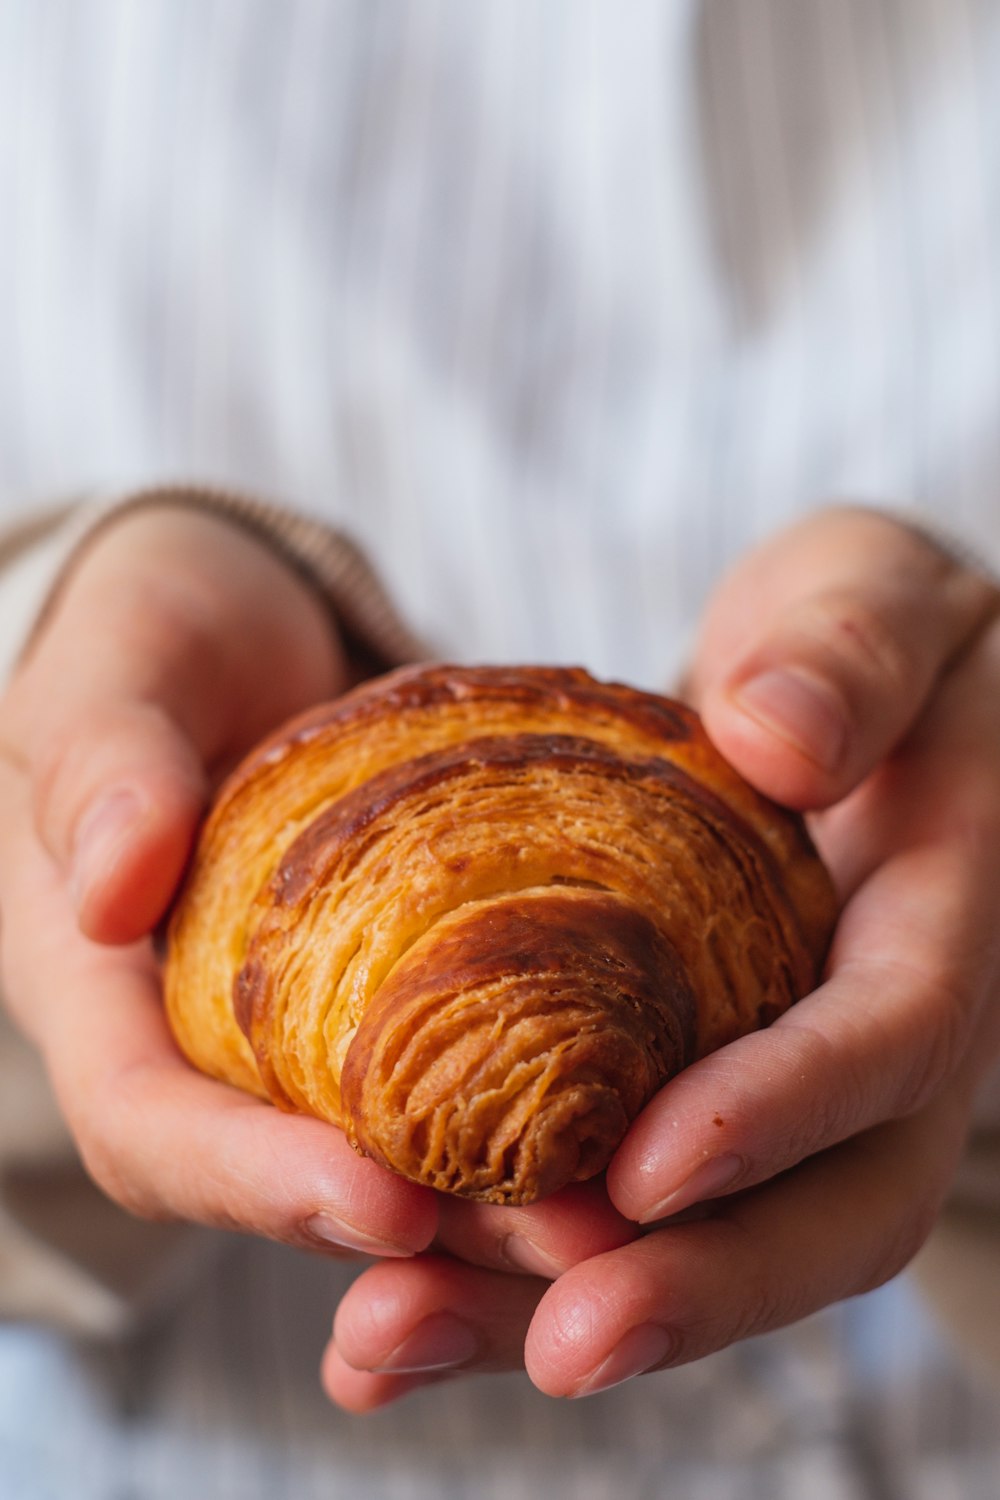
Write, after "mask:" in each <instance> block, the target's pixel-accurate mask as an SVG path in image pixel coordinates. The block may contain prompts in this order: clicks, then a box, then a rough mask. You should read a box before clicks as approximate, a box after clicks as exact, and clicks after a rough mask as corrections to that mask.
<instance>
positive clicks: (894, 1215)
mask: <svg viewBox="0 0 1000 1500" xmlns="http://www.w3.org/2000/svg"><path fill="white" fill-rule="evenodd" d="M964 1118H965V1112H964V1109H963V1108H962V1107H956V1103H955V1101H936V1103H935V1107H934V1108H933V1109H931V1110H928V1111H927V1112H926V1114H925V1115H924V1116H921V1117H917V1118H914V1119H911V1120H908V1121H894V1122H892V1123H890V1124H889V1125H885V1126H882V1127H880V1128H879V1129H878V1130H877V1131H874V1132H872V1133H871V1134H870V1135H868V1136H861V1137H857V1138H855V1139H854V1140H852V1141H849V1142H847V1143H845V1144H844V1145H842V1146H839V1147H837V1148H836V1149H835V1150H833V1151H830V1152H828V1153H826V1154H825V1155H823V1156H819V1157H814V1158H813V1159H812V1160H810V1161H809V1162H807V1163H804V1164H803V1165H802V1166H801V1167H798V1168H796V1169H795V1170H794V1171H793V1172H790V1173H788V1174H787V1175H786V1176H784V1177H781V1178H778V1179H776V1180H775V1181H774V1182H772V1183H769V1184H768V1185H767V1186H766V1187H762V1188H758V1189H756V1190H755V1191H754V1192H752V1193H747V1194H745V1195H741V1196H740V1197H738V1198H735V1199H729V1200H726V1202H725V1203H724V1204H719V1205H717V1206H716V1212H715V1214H714V1215H713V1216H712V1217H709V1218H705V1219H701V1220H699V1221H697V1222H689V1223H685V1224H679V1225H677V1226H673V1227H667V1228H663V1229H660V1230H657V1231H655V1232H653V1233H651V1234H649V1235H648V1236H646V1237H645V1238H644V1239H641V1240H638V1241H636V1242H635V1243H634V1244H631V1245H627V1246H625V1247H624V1248H623V1249H621V1250H616V1251H612V1252H611V1253H610V1254H608V1255H604V1256H599V1257H598V1258H597V1259H595V1260H591V1261H587V1262H584V1263H583V1264H581V1265H579V1266H577V1267H575V1268H574V1269H573V1270H571V1271H568V1272H567V1273H566V1275H565V1276H563V1277H561V1278H560V1280H559V1281H557V1282H555V1283H554V1284H553V1285H552V1286H551V1287H550V1288H549V1290H548V1291H547V1292H546V1294H545V1296H544V1297H543V1299H542V1301H541V1303H540V1304H539V1307H538V1311H537V1312H536V1314H535V1317H534V1319H533V1320H532V1323H531V1327H530V1328H529V1330H528V1334H527V1338H526V1344H525V1362H526V1366H527V1370H528V1373H529V1375H530V1376H531V1378H532V1380H533V1381H534V1382H535V1384H536V1385H537V1386H539V1388H540V1389H541V1390H543V1391H545V1392H546V1393H547V1394H548V1395H551V1396H581V1395H590V1394H593V1393H594V1392H596V1391H600V1390H606V1389H607V1388H608V1387H609V1386H612V1385H616V1384H619V1383H620V1382H622V1381H623V1380H627V1379H630V1378H631V1377H633V1376H635V1375H638V1374H642V1373H644V1372H646V1371H648V1370H651V1369H662V1368H666V1367H668V1366H673V1365H678V1364H683V1363H686V1362H688V1361H690V1360H694V1359H700V1358H702V1357H703V1356H704V1355H706V1354H710V1353H712V1352H714V1351H715V1350H717V1349H722V1348H725V1347H726V1346H727V1345H729V1344H731V1343H734V1342H736V1341H737V1340H739V1339H743V1338H747V1337H749V1336H751V1335H753V1334H759V1333H765V1332H768V1331H770V1330H772V1329H775V1328H779V1327H783V1326H784V1325H786V1324H788V1323H791V1322H794V1321H795V1320H797V1319H799V1318H801V1317H804V1316H806V1315H807V1314H808V1313H811V1312H814V1311H816V1310H817V1309H819V1308H820V1307H824V1306H826V1305H828V1304H829V1303H831V1302H834V1301H837V1300H839V1299H842V1298H844V1297H849V1296H854V1295H856V1294H858V1293H861V1292H865V1291H868V1290H871V1289H872V1288H873V1287H875V1286H878V1285H880V1284H881V1283H882V1282H884V1281H886V1280H888V1279H889V1278H890V1277H891V1276H893V1275H895V1274H896V1273H897V1272H898V1271H899V1270H901V1269H902V1267H903V1266H904V1265H905V1264H906V1263H907V1262H908V1260H909V1259H910V1258H911V1256H912V1255H913V1254H915V1252H916V1250H917V1249H918V1248H919V1246H920V1245H921V1244H922V1242H923V1240H924V1238H925V1236H926V1234H927V1232H928V1230H929V1228H930V1225H931V1223H932V1222H933V1218H934V1216H935V1214H936V1212H937V1210H938V1207H939V1204H940V1201H941V1198H942V1197H943V1195H944V1193H945V1191H946V1186H947V1182H948V1180H949V1179H950V1176H951V1173H952V1171H953V1170H954V1164H955V1161H956V1160H957V1157H958V1155H959V1153H960V1150H961V1143H962V1137H963V1123H964Z"/></svg>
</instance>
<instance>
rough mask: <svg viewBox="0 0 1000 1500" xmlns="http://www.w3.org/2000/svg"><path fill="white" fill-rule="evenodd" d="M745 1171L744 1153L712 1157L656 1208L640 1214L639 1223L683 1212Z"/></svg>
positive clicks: (717, 1191) (710, 1196)
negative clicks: (741, 1154) (742, 1154)
mask: <svg viewBox="0 0 1000 1500" xmlns="http://www.w3.org/2000/svg"><path fill="white" fill-rule="evenodd" d="M745 1171H746V1163H745V1162H744V1160H743V1158H742V1157H741V1156H713V1157H712V1159H711V1161H706V1162H702V1164H701V1166H700V1167H696V1168H695V1170H694V1171H693V1172H692V1173H691V1175H690V1177H686V1178H685V1179H684V1181H683V1182H682V1183H681V1185H680V1187H676V1188H674V1190H673V1192H671V1193H668V1194H667V1196H666V1197H665V1198H661V1199H660V1201H659V1203H657V1204H655V1205H654V1207H653V1208H649V1209H647V1210H646V1212H645V1213H643V1214H640V1215H639V1223H640V1224H652V1223H654V1222H655V1221H656V1220H657V1219H665V1218H667V1217H668V1215H670V1214H676V1213H680V1211H681V1209H683V1208H690V1206H691V1204H692V1203H701V1202H703V1200H704V1199H705V1198H714V1197H715V1196H716V1194H717V1193H722V1192H724V1191H725V1189H726V1188H728V1187H731V1186H732V1184H733V1183H734V1182H736V1181H737V1179H738V1178H739V1177H740V1176H741V1174H742V1173H743V1172H745Z"/></svg>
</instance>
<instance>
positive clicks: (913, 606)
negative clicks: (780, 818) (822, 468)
mask: <svg viewBox="0 0 1000 1500" xmlns="http://www.w3.org/2000/svg"><path fill="white" fill-rule="evenodd" d="M998 598H1000V595H998V592H997V590H996V589H995V588H994V587H993V586H992V584H991V583H990V582H989V581H988V579H987V578H986V577H985V576H984V575H983V574H980V573H979V572H977V571H976V570H975V569H974V568H972V567H969V566H966V565H965V564H964V563H963V562H961V561H960V560H959V559H958V558H956V557H953V556H951V555H950V554H949V553H948V552H947V551H945V550H944V549H943V548H942V547H941V546H939V545H937V544H936V543H935V542H934V541H932V540H931V539H930V538H928V537H927V536H925V535H924V534H923V533H922V532H920V531H918V530H916V529H913V528H911V527H909V526H907V525H905V524H903V523H902V522H900V521H897V520H895V519H893V518H892V517H890V516H888V515H881V514H879V513H877V512H874V511H866V510H861V509H851V508H847V507H843V508H838V509H832V510H827V511H823V512H821V513H819V514H818V515H814V516H812V517H810V518H809V519H808V520H806V521H804V522H802V523H800V524H799V525H797V526H794V527H792V528H790V529H789V530H788V531H785V532H783V533H782V534H781V535H779V536H778V537H777V538H775V539H773V540H772V541H770V542H768V543H766V544H765V545H764V546H763V547H761V548H759V549H758V550H756V551H755V552H753V553H751V554H749V555H748V556H747V557H746V558H745V559H744V560H743V562H741V563H740V564H739V565H738V566H737V568H736V569H735V570H734V571H733V573H732V574H731V575H730V576H729V577H728V578H727V579H725V580H724V581H723V583H722V585H721V587H720V589H719V591H718V593H717V594H716V596H715V598H714V599H713V600H712V602H711V604H710V607H709V610H708V612H707V615H706V620H705V625H704V628H703V632H702V636H701V640H700V643H699V646H698V650H697V652H696V658H695V662H694V665H693V668H692V672H691V676H690V682H691V689H692V694H693V696H694V698H695V701H696V702H697V704H698V706H699V708H700V709H701V712H702V715H703V717H704V720H705V725H706V728H707V730H708V732H709V734H710V736H711V737H712V739H713V740H714V741H715V743H716V744H717V745H718V747H719V749H720V750H721V751H722V753H723V754H724V755H725V756H726V757H727V758H728V759H729V760H731V761H732V762H733V764H734V765H735V766H736V767H737V769H738V770H739V771H741V772H742V774H743V775H744V776H746V777H747V779H748V780H749V781H751V782H752V783H753V784H754V785H755V786H757V787H758V788H759V790H761V791H762V792H764V793H765V794H766V795H768V796H771V797H774V798H775V799H776V800H778V801H780V802H783V803H785V804H786V805H788V806H791V807H797V808H802V809H806V808H819V807H825V806H829V805H830V804H832V803H834V802H836V801H839V800H840V798H842V797H843V796H845V795H846V794H847V793H848V792H849V791H850V790H851V789H852V788H853V787H855V786H856V785H857V784H858V783H859V782H860V781H861V780H862V779H863V778H864V777H865V776H866V775H867V774H868V773H869V772H870V771H871V770H872V769H873V768H874V767H875V766H876V765H877V764H878V763H879V762H880V761H881V760H882V759H883V758H884V757H885V756H886V755H888V754H889V753H890V752H891V751H892V750H893V748H894V747H895V746H896V745H897V744H898V743H899V742H900V741H901V740H902V738H903V737H904V736H905V735H906V733H907V732H908V730H909V729H910V728H911V727H912V726H913V725H914V723H915V722H916V720H917V718H918V717H919V715H920V713H921V711H922V709H923V707H924V705H925V704H926V702H927V700H928V697H929V695H930V694H931V692H932V690H933V687H934V685H935V683H936V682H937V681H938V679H939V678H940V677H941V676H942V675H944V674H945V673H946V672H947V670H948V668H949V666H950V665H951V663H952V662H953V661H954V660H955V659H956V658H957V656H958V655H959V654H960V653H961V652H962V651H963V650H964V648H965V647H966V646H967V645H968V644H969V643H970V642H971V641H972V639H973V638H974V637H975V636H976V634H977V633H978V632H979V631H980V630H981V629H982V627H983V626H984V624H985V623H986V621H987V620H988V619H989V618H991V617H992V615H993V614H994V613H995V612H996V610H997V603H998Z"/></svg>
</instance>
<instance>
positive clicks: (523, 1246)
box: [500, 1234, 566, 1281]
mask: <svg viewBox="0 0 1000 1500" xmlns="http://www.w3.org/2000/svg"><path fill="white" fill-rule="evenodd" d="M500 1254H501V1255H502V1256H503V1258H504V1260H507V1261H509V1262H510V1264H511V1265H512V1266H514V1268H515V1269H516V1270H518V1271H527V1272H528V1274H529V1275H530V1276H545V1277H547V1278H548V1280H549V1281H554V1280H555V1278H556V1277H557V1276H561V1275H562V1273H563V1271H564V1270H565V1269H566V1267H565V1266H564V1265H562V1264H561V1263H560V1262H559V1261H557V1260H556V1258H555V1256H554V1255H550V1254H549V1253H548V1251H547V1250H541V1249H539V1247H538V1246H537V1245H534V1244H532V1242H531V1240H527V1239H525V1238H524V1236H523V1235H520V1234H509V1235H507V1237H506V1239H505V1240H504V1241H503V1242H502V1243H501V1246H500Z"/></svg>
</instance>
